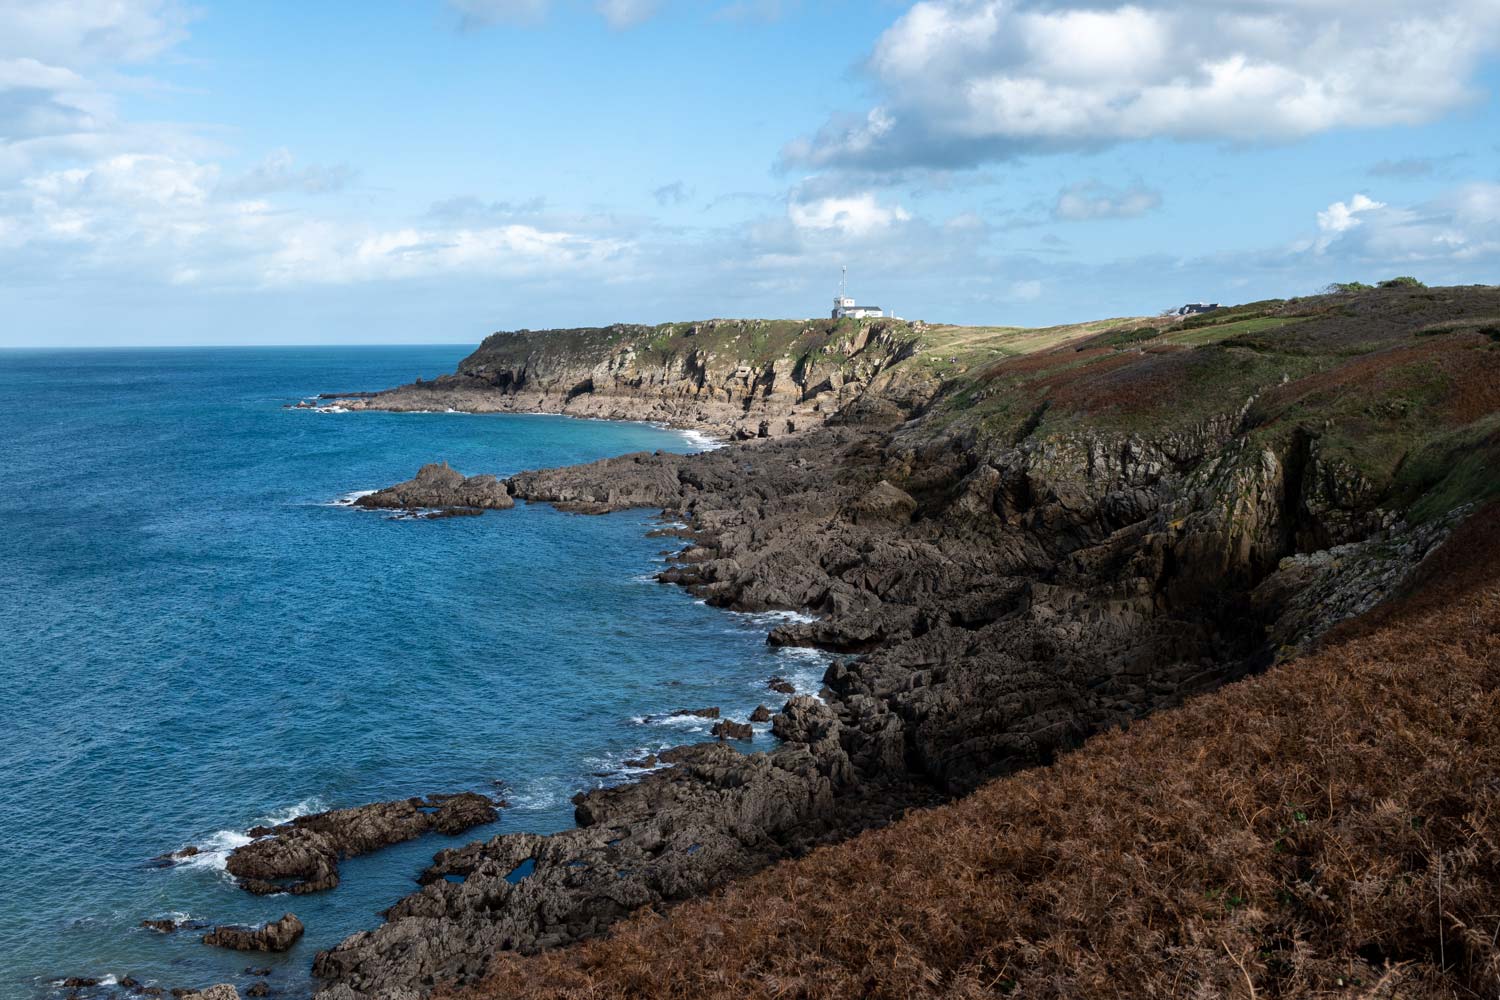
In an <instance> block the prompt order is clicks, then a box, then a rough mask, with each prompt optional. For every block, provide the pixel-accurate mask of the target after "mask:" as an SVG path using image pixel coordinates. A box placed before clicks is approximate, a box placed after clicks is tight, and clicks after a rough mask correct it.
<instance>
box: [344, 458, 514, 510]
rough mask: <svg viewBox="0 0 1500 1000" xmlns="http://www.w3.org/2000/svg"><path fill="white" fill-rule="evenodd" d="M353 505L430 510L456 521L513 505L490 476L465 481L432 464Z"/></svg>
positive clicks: (503, 489)
mask: <svg viewBox="0 0 1500 1000" xmlns="http://www.w3.org/2000/svg"><path fill="white" fill-rule="evenodd" d="M354 505H355V506H356V507H366V508H369V509H372V510H420V509H427V508H431V509H434V510H435V511H438V512H441V513H442V514H444V515H446V516H449V517H456V516H461V515H463V514H464V513H466V512H468V511H475V510H509V509H510V508H512V507H514V506H515V505H516V502H515V500H513V499H511V495H510V492H509V491H508V490H507V489H506V488H505V485H504V484H503V483H501V482H500V481H499V480H497V479H496V478H495V477H494V476H488V475H483V476H469V477H467V478H466V477H465V476H464V475H463V474H462V473H460V472H457V471H456V470H454V469H451V468H449V466H448V463H446V462H434V463H432V464H431V465H424V466H422V468H421V469H420V470H418V472H417V474H416V477H415V478H413V479H410V480H408V481H406V482H404V483H399V484H397V485H396V486H391V487H389V488H387V489H383V490H380V491H379V492H378V493H371V494H369V495H368V496H362V497H359V498H358V499H356V500H355V501H354ZM428 516H433V515H428Z"/></svg>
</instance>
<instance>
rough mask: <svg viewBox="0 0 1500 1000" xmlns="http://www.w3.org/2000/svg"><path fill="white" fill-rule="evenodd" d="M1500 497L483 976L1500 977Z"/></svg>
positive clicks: (833, 985) (1131, 984)
mask: <svg viewBox="0 0 1500 1000" xmlns="http://www.w3.org/2000/svg"><path fill="white" fill-rule="evenodd" d="M1497 557H1500V508H1496V507H1491V508H1489V509H1487V510H1486V511H1484V512H1482V513H1480V514H1477V515H1475V516H1474V517H1472V518H1471V519H1470V520H1469V521H1468V522H1467V523H1466V524H1465V525H1464V526H1463V527H1461V528H1460V529H1459V531H1458V533H1457V534H1456V535H1455V536H1454V537H1453V539H1451V540H1450V542H1449V543H1448V544H1447V545H1446V546H1445V547H1444V548H1443V549H1441V550H1440V551H1439V552H1438V553H1435V554H1434V555H1433V556H1432V557H1431V558H1430V559H1429V560H1428V562H1427V563H1426V564H1425V565H1424V567H1423V569H1422V571H1420V572H1421V573H1422V575H1423V579H1422V580H1421V581H1420V583H1419V586H1418V587H1417V588H1416V589H1415V590H1414V592H1413V594H1412V596H1409V597H1407V598H1406V599H1405V600H1403V601H1399V602H1395V603H1392V604H1388V605H1386V606H1384V607H1382V608H1379V609H1377V610H1376V611H1375V612H1372V613H1371V614H1370V615H1367V616H1366V617H1365V618H1363V619H1361V620H1359V621H1357V622H1354V623H1351V624H1349V625H1346V626H1345V627H1343V628H1342V629H1340V630H1339V631H1338V632H1337V633H1336V634H1335V635H1334V636H1333V637H1331V638H1330V639H1329V640H1328V641H1326V642H1325V643H1324V645H1323V647H1322V648H1321V650H1319V651H1316V652H1314V653H1312V654H1310V655H1308V656H1305V657H1303V658H1300V659H1298V660H1295V661H1292V662H1289V663H1287V664H1284V665H1282V666H1279V667H1277V668H1274V669H1273V670H1271V671H1270V672H1268V673H1266V674H1263V675H1261V676H1259V677H1256V678H1253V679H1250V680H1247V681H1244V682H1241V683H1238V684H1235V685H1232V686H1230V687H1228V688H1225V689H1223V690H1221V691H1219V692H1217V693H1214V694H1211V695H1207V696H1204V697H1201V698H1198V699H1196V700H1194V701H1192V702H1190V703H1188V704H1187V705H1184V706H1183V707H1182V708H1180V709H1176V710H1172V711H1167V712H1164V713H1161V714H1160V715H1157V716H1155V717H1153V718H1151V719H1148V720H1146V721H1144V722H1142V723H1139V724H1137V725H1135V726H1133V727H1131V728H1130V729H1129V730H1128V731H1122V732H1115V733H1111V734H1108V735H1105V736H1102V737H1100V738H1098V739H1095V740H1094V741H1092V742H1091V743H1089V744H1088V745H1087V746H1086V747H1085V748H1084V749H1082V750H1080V751H1077V752H1075V753H1073V754H1071V755H1068V756H1066V757H1064V758H1062V759H1061V760H1060V761H1059V762H1058V763H1056V764H1054V765H1052V766H1050V767H1045V768H1038V769H1035V770H1031V771H1028V772H1023V773H1020V774H1017V775H1014V776H1011V777H1007V778H1004V779H1000V780H997V781H995V782H993V783H991V784H989V785H987V786H985V787H983V788H982V789H981V790H980V791H978V792H977V793H975V794H974V795H972V796H970V797H969V798H967V799H964V800H961V801H958V802H955V803H952V804H949V805H945V806H941V807H938V808H936V809H932V810H928V811H925V812H921V813H915V814H911V815H909V816H908V817H906V818H905V819H903V820H902V821H900V822H899V823H897V824H895V825H893V826H891V827H888V828H886V829H884V830H880V831H876V832H873V833H868V834H865V835H863V836H861V837H859V838H857V839H855V840H852V841H849V842H847V843H844V844H841V845H837V846H834V847H830V848H824V849H820V850H818V851H816V852H814V853H813V854H811V855H809V856H808V857H806V858H803V859H800V860H798V861H794V862H789V863H786V864H783V865H781V866H778V867H777V868H774V869H771V870H768V871H766V872H763V873H761V874H759V875H756V876H754V877H752V878H749V879H747V880H745V881H743V882H740V883H738V884H736V885H733V886H731V887H729V888H728V889H726V890H724V891H723V892H721V893H719V894H717V895H715V896H713V897H710V898H708V899H705V900H700V901H695V902H691V903H687V904H684V905H682V906H680V907H678V908H676V909H674V910H672V911H670V912H669V913H668V914H666V915H665V916H663V915H658V914H652V913H643V914H639V915H637V916H636V917H634V918H632V919H631V920H630V921H628V922H627V923H625V924H623V925H620V926H619V927H617V929H616V930H615V931H614V932H613V933H612V934H610V935H609V936H608V937H607V938H604V939H601V940H598V941H594V942H590V943H587V944H584V945H582V946H578V947H575V948H572V949H568V950H564V951H559V952H553V953H548V954H544V955H541V956H537V957H534V958H525V959H523V958H518V957H516V956H513V955H508V954H507V955H502V956H499V957H498V958H497V959H496V962H495V966H494V968H493V973H492V977H491V979H490V981H489V985H488V986H485V987H481V988H477V989H473V990H470V991H468V992H467V993H465V994H463V996H464V997H466V1000H478V998H491V997H502V996H503V997H518V998H541V997H549V998H584V997H587V998H591V1000H602V998H616V997H619V998H624V997H658V998H681V1000H688V998H693V1000H698V998H720V997H722V998H726V1000H727V998H730V997H733V998H768V1000H769V998H772V997H778V998H782V997H804V998H813V997H818V998H823V997H827V998H843V997H848V998H856V997H903V998H926V997H940V996H941V997H981V996H994V995H997V994H1011V995H1015V996H1022V997H1027V998H1057V1000H1062V998H1070V1000H1075V998H1085V1000H1086V998H1093V997H1119V996H1158V997H1187V996H1197V997H1221V996H1236V997H1271V996H1275V997H1289V998H1303V997H1313V996H1350V997H1395V996H1401V997H1416V996H1422V997H1440V996H1441V997H1450V996H1491V997H1492V996H1495V995H1496V992H1497V990H1500V950H1497V946H1496V941H1497V938H1500V781H1497V779H1496V775H1497V774H1500V725H1497V724H1496V720H1497V719H1500V559H1497Z"/></svg>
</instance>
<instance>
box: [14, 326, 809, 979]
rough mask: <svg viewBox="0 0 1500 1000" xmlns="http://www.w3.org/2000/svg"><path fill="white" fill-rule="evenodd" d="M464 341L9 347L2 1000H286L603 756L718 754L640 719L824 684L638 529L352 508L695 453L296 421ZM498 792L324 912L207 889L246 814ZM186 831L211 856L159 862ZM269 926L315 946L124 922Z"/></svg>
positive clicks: (406, 418) (606, 442) (452, 357)
mask: <svg viewBox="0 0 1500 1000" xmlns="http://www.w3.org/2000/svg"><path fill="white" fill-rule="evenodd" d="M468 350H469V349H468V348H466V347H461V346H454V347H420V348H417V347H403V348H371V347H361V348H302V349H213V350H141V351H97V352H95V351H0V692H3V696H4V705H3V709H0V711H3V716H0V718H3V727H4V738H3V740H0V1000H11V998H32V997H37V996H42V995H47V994H49V993H52V992H55V988H54V987H52V986H50V985H49V984H51V983H53V982H55V981H56V980H60V979H62V978H63V977H67V976H87V977H94V978H106V981H107V977H116V978H120V977H124V976H126V975H130V976H133V977H135V978H136V979H138V980H141V981H142V982H145V983H155V984H158V985H161V986H164V987H168V988H170V987H201V986H205V985H208V984H211V983H215V982H221V981H238V982H239V983H240V984H241V985H242V986H243V985H244V984H246V983H248V982H250V981H252V980H248V979H246V978H244V976H243V975H242V970H244V969H245V968H246V967H247V966H248V965H251V964H254V965H265V966H269V967H271V968H272V970H273V974H272V978H271V980H270V982H271V985H272V987H273V988H274V989H277V990H278V991H282V992H283V994H290V995H293V996H296V995H299V994H305V993H306V992H307V989H308V985H309V979H308V971H307V970H308V968H309V966H310V965H311V961H312V956H313V953H314V951H315V950H317V949H319V948H324V947H328V946H330V945H332V944H334V943H336V942H338V941H339V940H340V939H342V938H343V937H344V936H346V935H348V934H350V933H352V932H354V931H356V930H359V929H361V928H366V927H371V926H374V925H375V924H377V923H378V922H379V918H378V916H377V911H379V910H381V909H383V908H384V907H386V906H389V905H390V904H391V903H392V902H394V901H395V900H396V899H397V898H399V897H400V896H402V895H404V894H406V893H407V892H410V891H412V890H413V889H414V888H415V883H414V876H415V875H416V874H417V873H418V872H419V871H420V870H421V869H422V868H423V867H424V866H425V865H426V864H427V863H428V862H429V861H430V859H431V856H432V854H433V853H434V852H435V851H437V850H439V849H441V848H444V847H451V846H454V845H455V844H456V843H462V842H466V841H467V840H471V839H479V838H486V837H489V836H491V835H493V834H494V833H496V832H499V831H505V830H510V831H522V830H531V831H542V832H545V831H551V830H556V829H560V828H564V827H566V826H569V825H571V823H572V806H571V804H570V803H569V798H570V797H571V796H572V795H573V793H574V792H576V791H578V790H579V789H582V788H587V787H591V786H593V785H596V784H599V783H603V782H614V781H618V780H622V778H623V777H624V775H622V774H621V772H620V762H621V761H622V760H624V759H627V758H630V757H633V756H637V755H639V754H641V753H643V752H645V751H647V750H651V749H658V748H661V747H665V746H671V745H676V744H678V743H682V742H687V741H691V740H694V739H702V738H706V736H707V734H706V732H705V731H704V730H705V728H706V724H704V723H699V722H696V721H695V722H693V723H692V724H684V725H680V726H679V725H652V724H647V723H644V722H642V721H640V720H641V719H642V717H643V716H646V715H649V714H651V713H661V712H667V711H671V710H673V709H675V708H681V707H687V708H698V707H702V706H705V705H721V706H723V707H724V708H725V709H726V710H728V711H732V712H734V713H736V714H737V715H738V717H740V718H744V715H745V714H746V713H748V711H749V709H751V708H753V707H754V705H755V704H756V703H757V702H759V701H762V700H768V699H769V698H770V697H771V696H769V695H768V694H767V693H766V692H765V682H766V680H767V678H768V677H769V676H771V675H772V674H773V673H784V674H787V675H788V676H789V677H792V678H793V679H794V681H795V682H796V683H797V684H798V686H799V687H800V688H804V689H816V687H817V682H818V678H819V677H820V676H821V673H822V670H823V663H822V662H821V661H820V660H818V659H817V658H816V657H812V658H808V656H807V654H806V653H805V652H804V651H776V650H773V649H770V648H768V647H767V646H766V645H765V635H766V632H767V630H768V628H770V627H771V625H772V624H773V622H772V621H771V619H770V618H769V617H768V616H750V615H736V614H731V613H728V612H724V611H720V610H717V609H713V608H709V607H707V606H705V605H703V604H701V603H699V602H697V601H696V600H694V599H693V598H692V597H691V596H690V595H688V594H687V593H686V592H684V591H682V590H680V589H678V588H674V587H667V586H662V585H659V584H656V583H654V582H652V580H651V574H652V573H654V572H655V571H656V570H658V569H659V567H660V563H661V560H662V558H663V552H664V550H665V549H667V548H670V547H671V541H670V540H663V539H651V538H648V537H646V533H647V531H649V530H650V529H651V528H652V527H653V526H654V516H655V513H656V512H653V511H639V512H627V513H622V514H616V515H611V516H607V517H584V516H578V515H569V514H562V513H559V512H557V511H555V510H553V509H551V508H550V507H547V506H542V505H521V506H518V507H517V509H515V510H513V511H506V512H491V513H487V514H485V515H484V516H483V517H478V518H456V519H450V520H438V521H412V520H393V519H391V518H390V517H389V516H387V515H385V514H380V513H373V512H367V511H360V510H356V509H352V508H349V507H347V506H340V505H339V501H340V500H341V498H346V497H348V496H349V495H350V494H352V493H355V492H357V491H361V490H369V489H374V488H377V487H381V486H385V485H389V484H390V483H393V482H396V481H399V480H403V479H407V478H410V477H411V476H412V475H413V474H414V473H415V472H416V470H417V468H418V467H419V466H420V465H422V464H423V463H425V462H430V461H435V460H447V461H449V462H450V463H451V464H452V465H453V466H454V467H455V468H457V469H459V470H461V471H463V472H465V473H466V474H475V473H479V472H491V473H496V474H500V475H504V474H508V473H512V472H515V471H519V470H521V469H525V468H535V467H542V466H552V465H561V464H567V463H573V462H581V461H588V460H592V459H596V458H600V457H604V456H608V455H616V454H623V453H626V452H631V451H638V450H643V449H667V450H678V451H691V450H695V449H696V447H698V445H696V444H695V443H694V442H693V441H692V440H691V439H689V438H688V437H686V436H685V435H683V434H680V433H677V432H673V431H669V430H663V429H660V428H655V427H650V426H646V425H641V424H623V423H602V422H595V421H581V420H572V419H567V418H563V417H548V416H520V415H515V416H512V415H503V416H471V415H462V414H451V413H435V414H383V413H315V412H308V411H297V410H288V409H285V408H284V407H285V406H286V405H287V404H289V403H295V402H297V401H298V400H299V399H302V398H304V397H308V396H310V395H312V394H315V393H318V392H326V391H336V392H347V391H356V390H369V389H380V388H385V387H388V386H391V385H395V384H398V383H404V382H409V381H411V380H412V379H413V378H415V377H417V376H419V375H420V376H423V377H431V376H434V375H437V374H440V373H442V372H445V371H451V370H452V369H453V367H454V365H455V364H456V363H457V362H458V360H459V359H460V358H461V357H462V356H463V355H464V354H466V353H467V351H468ZM769 739H770V737H769V736H768V735H765V734H762V735H760V736H758V737H757V742H758V743H760V742H766V741H769ZM497 781H498V782H504V783H505V784H506V785H507V786H508V790H506V791H505V793H504V794H505V795H506V796H507V797H508V798H509V800H510V802H511V803H512V807H511V808H510V809H508V810H505V811H504V812H503V813H502V817H501V820H500V822H499V823H498V824H496V825H495V826H493V827H487V828H481V829H478V830H474V831H472V832H471V833H470V834H468V835H466V836H465V837H464V838H461V839H449V838H444V837H440V836H433V837H429V838H425V839H422V840H418V841H414V842H411V843H408V844H404V845H399V846H396V847H393V848H390V849H388V850H385V851H382V852H379V853H376V854H374V855H370V856H366V857H364V858H359V859H355V860H351V861H347V862H345V863H344V865H343V866H342V873H343V883H342V884H341V885H340V886H339V887H338V888H337V889H334V890H332V891H330V892H326V893H321V894H317V895H312V896H300V897H274V898H269V899H266V898H257V897H253V896H250V895H249V894H247V893H244V892H242V891H241V890H239V889H237V888H235V887H234V885H233V884H232V882H231V881H230V880H229V879H228V877H227V876H226V875H225V874H224V872H223V859H224V855H225V852H226V851H227V850H228V849H229V848H230V847H232V846H233V845H234V844H235V843H237V842H243V838H242V837H240V831H243V830H245V829H247V828H248V827H250V826H253V825H255V824H258V823H263V822H267V821H268V820H272V819H277V818H289V817H291V816H293V815H296V814H298V813H303V812H309V811H315V810H318V809H326V808H333V807H339V806H351V805H358V804H362V803H366V802H374V801H378V800H382V799H390V798H397V797H405V796H410V795H422V794H427V793H433V792H457V791H463V790H469V789H473V790H478V791H495V790H496V786H495V785H494V784H493V783H494V782H497ZM187 844H194V845H198V846H200V847H203V848H205V849H206V853H205V854H204V855H203V856H201V857H200V858H198V859H195V861H194V862H193V863H190V864H187V865H183V866H179V867H175V868H167V869H161V868H155V867H152V866H151V864H150V863H149V862H150V859H151V858H153V857H154V856H156V855H160V854H162V853H163V852H167V851H173V850H176V849H178V848H181V847H183V846H184V845H187ZM288 910H291V911H293V912H295V913H297V915H298V916H299V917H300V918H301V919H302V920H303V922H304V923H305V924H306V925H307V928H308V930H307V935H306V937H305V938H304V939H303V941H302V942H301V943H300V944H299V945H298V947H297V948H296V949H295V950H293V951H292V952H290V953H289V954H286V955H282V956H272V957H269V958H264V957H261V956H256V957H254V959H253V961H252V960H251V959H250V958H247V957H246V956H244V955H240V954H236V953H232V952H227V951H220V950H218V949H214V948H209V947H207V946H205V945H203V944H201V943H199V941H198V937H199V935H198V934H195V933H191V932H183V933H179V934H176V935H172V936H163V935H160V934H157V933H155V932H152V931H148V930H144V929H141V928H140V927H139V926H138V925H139V923H140V921H141V920H142V919H144V918H159V917H166V916H172V915H175V916H177V917H179V918H180V917H184V916H188V917H191V918H193V919H198V920H206V921H213V922H220V923H231V922H240V923H254V922H260V921H264V920H267V919H275V918H277V917H279V916H280V915H281V914H282V913H283V912H286V911H288Z"/></svg>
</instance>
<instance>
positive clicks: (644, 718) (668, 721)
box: [630, 715, 716, 733]
mask: <svg viewBox="0 0 1500 1000" xmlns="http://www.w3.org/2000/svg"><path fill="white" fill-rule="evenodd" d="M630 721H631V722H634V723H635V724H636V725H638V726H665V727H667V728H669V729H681V730H684V731H685V732H689V733H706V732H708V731H709V730H711V729H713V727H714V722H715V721H716V720H714V719H705V718H703V717H701V716H697V715H637V716H633V717H632V718H631V720H630Z"/></svg>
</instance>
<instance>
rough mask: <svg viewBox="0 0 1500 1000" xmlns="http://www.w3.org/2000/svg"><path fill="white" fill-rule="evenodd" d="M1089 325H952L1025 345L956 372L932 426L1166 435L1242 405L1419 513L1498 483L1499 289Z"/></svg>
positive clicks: (1240, 411) (1474, 496)
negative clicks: (990, 328)
mask: <svg viewBox="0 0 1500 1000" xmlns="http://www.w3.org/2000/svg"><path fill="white" fill-rule="evenodd" d="M1090 326H1092V327H1093V328H1094V329H1088V328H1084V327H1072V328H1064V329H1062V330H1060V331H994V332H992V333H988V334H987V335H985V334H981V333H979V332H977V331H955V332H954V333H953V334H952V338H953V340H952V342H953V343H962V344H963V345H964V346H965V347H966V348H967V352H968V353H967V355H966V357H968V358H970V359H973V358H975V357H976V356H979V355H982V354H983V352H986V351H997V350H998V351H1005V350H1007V349H1012V350H1013V353H1012V354H1010V355H1009V356H1004V357H999V358H997V359H994V360H992V361H989V362H988V363H978V364H973V363H972V362H971V364H970V365H969V366H967V370H965V371H963V372H961V373H958V374H956V375H955V376H953V377H950V378H949V379H948V380H947V381H946V382H945V384H944V388H943V391H942V393H941V395H940V398H939V399H938V400H937V402H936V403H935V404H934V406H933V410H932V413H931V414H930V416H929V423H930V429H932V428H939V427H940V428H942V429H943V430H944V432H948V433H959V434H964V435H968V436H970V437H972V438H973V439H974V440H975V441H976V442H978V443H979V444H980V445H981V446H983V445H985V444H986V443H988V444H990V445H992V446H996V447H999V446H1004V445H1013V444H1017V443H1020V442H1022V441H1025V440H1027V439H1036V440H1040V439H1045V438H1048V437H1055V436H1057V435H1061V434H1069V433H1085V434H1093V435H1098V434H1141V435H1157V436H1160V435H1162V434H1166V433H1171V432H1174V431H1182V430H1185V429H1188V428H1191V427H1193V426H1194V425H1197V424H1201V423H1202V422H1203V421H1206V420H1209V419H1211V418H1222V417H1225V416H1226V415H1233V416H1234V417H1235V419H1236V420H1237V421H1238V424H1239V426H1240V428H1241V429H1242V430H1244V431H1246V432H1248V435H1249V437H1250V438H1251V439H1252V440H1255V441H1258V442H1260V443H1263V444H1265V445H1267V446H1271V447H1280V446H1285V445H1286V443H1287V442H1288V441H1289V440H1290V439H1291V438H1292V437H1293V436H1295V435H1305V436H1307V437H1309V438H1311V439H1313V440H1315V441H1316V442H1317V445H1318V448H1319V451H1320V453H1321V454H1322V455H1323V456H1324V457H1325V459H1328V460H1330V461H1335V462H1338V463H1340V464H1341V465H1342V466H1344V467H1346V468H1347V469H1348V470H1350V472H1351V473H1353V474H1357V475H1358V476H1360V477H1363V478H1365V479H1366V480H1368V481H1369V482H1370V483H1371V484H1373V488H1376V489H1380V490H1384V491H1387V492H1388V493H1389V495H1390V498H1391V499H1392V500H1393V501H1395V502H1397V503H1398V505H1399V504H1404V503H1416V504H1417V506H1418V511H1417V513H1418V514H1419V515H1423V514H1425V515H1436V514H1440V513H1443V512H1446V511H1447V510H1449V509H1452V507H1454V506H1457V505H1458V504H1459V503H1462V502H1466V501H1472V500H1482V499H1486V498H1489V497H1493V496H1496V495H1500V289H1496V288H1487V287H1468V288H1432V289H1426V288H1393V289H1378V290H1369V291H1364V292H1356V293H1343V294H1336V295H1325V296H1318V297H1314V298H1306V299H1292V300H1272V301H1267V302H1256V303H1251V304H1249V305H1244V306H1238V307H1234V308H1230V309H1223V310H1219V311H1216V312H1213V313H1207V314H1203V315H1200V316H1195V317H1191V318H1188V319H1186V320H1162V319H1158V320H1136V321H1130V322H1125V323H1115V324H1112V325H1110V324H1091V325H1090ZM1099 327H1103V328H1102V329H1099Z"/></svg>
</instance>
